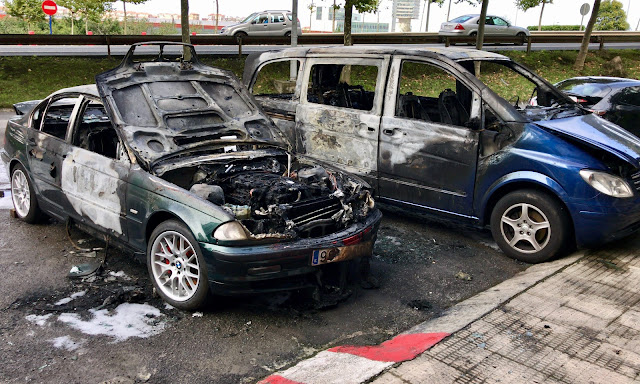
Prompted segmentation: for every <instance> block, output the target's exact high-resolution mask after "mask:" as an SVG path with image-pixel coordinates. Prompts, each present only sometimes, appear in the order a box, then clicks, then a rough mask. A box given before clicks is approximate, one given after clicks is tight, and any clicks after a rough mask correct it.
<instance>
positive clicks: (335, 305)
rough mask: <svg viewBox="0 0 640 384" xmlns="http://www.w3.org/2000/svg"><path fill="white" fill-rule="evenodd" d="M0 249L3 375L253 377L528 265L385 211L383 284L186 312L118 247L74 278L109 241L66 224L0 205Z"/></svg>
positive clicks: (401, 326)
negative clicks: (28, 217) (34, 221)
mask: <svg viewBox="0 0 640 384" xmlns="http://www.w3.org/2000/svg"><path fill="white" fill-rule="evenodd" d="M6 118H7V113H4V114H0V135H3V131H4V126H5V124H6V123H5V122H6ZM0 142H1V141H0ZM5 182H6V180H5ZM1 184H2V180H0V185H1ZM5 185H6V184H5ZM71 237H72V238H73V239H74V241H75V242H76V243H78V244H79V245H80V246H81V247H84V248H87V247H90V248H93V247H99V248H104V247H105V244H104V243H103V242H101V241H98V240H90V239H89V237H88V236H87V235H84V234H82V233H81V232H79V231H77V230H73V231H72V233H71ZM0 249H2V250H3V256H2V257H1V258H0V270H2V271H3V278H2V279H0V356H2V362H3V364H0V382H2V383H18V382H20V383H31V382H36V383H39V382H46V383H101V382H110V383H116V382H118V383H133V382H134V381H137V382H143V381H148V382H153V383H169V382H171V383H225V384H226V383H248V382H255V381H257V380H259V379H260V378H263V377H265V376H267V375H268V374H269V373H271V372H272V371H274V370H277V369H280V368H282V367H286V366H289V365H292V364H294V363H295V362H296V361H298V360H300V359H302V358H305V357H308V356H309V355H311V354H313V353H315V352H316V351H318V350H321V349H324V348H326V347H330V346H334V345H339V344H340V345H343V344H367V343H370V344H377V343H379V342H381V341H383V340H386V339H387V338H388V337H389V336H390V335H394V334H397V333H399V332H401V331H404V330H406V329H408V328H411V327H412V326H414V325H416V324H418V323H420V322H422V321H425V320H427V319H429V318H432V317H434V316H437V315H438V314H439V313H441V312H442V311H443V310H444V309H446V308H448V307H450V306H451V305H453V304H455V303H457V302H459V301H461V300H463V299H465V298H468V297H470V296H472V295H474V294H475V293H478V292H480V291H483V290H485V289H487V288H489V287H491V286H493V285H495V284H497V283H499V282H500V281H503V280H505V279H507V278H509V277H511V276H512V275H514V274H515V273H517V272H518V271H521V270H523V269H524V268H526V266H527V265H526V264H523V263H520V262H516V261H514V260H512V259H509V258H507V257H505V256H504V255H503V254H502V253H501V252H500V251H498V250H497V249H496V245H495V243H494V242H493V241H492V240H491V238H490V235H489V234H488V233H487V232H482V231H475V230H466V229H461V228H460V227H454V226H446V225H442V224H438V223H434V222H429V221H425V220H424V219H423V218H421V217H417V216H412V217H407V216H406V215H405V214H398V213H392V212H385V217H384V219H383V222H382V224H381V228H380V231H379V236H378V241H377V242H376V245H375V249H374V257H373V261H372V274H373V276H375V277H376V278H377V279H378V280H379V283H380V287H379V288H378V289H363V288H362V287H360V286H358V285H351V286H350V292H351V294H350V295H348V296H346V297H343V298H342V299H343V300H342V301H339V302H330V301H329V300H326V301H324V302H323V303H322V304H324V305H325V306H324V308H318V306H316V305H312V301H311V299H310V298H309V296H308V295H306V294H305V293H304V292H299V293H292V294H281V293H280V294H269V295H259V296H252V297H240V298H222V297H218V298H216V299H215V300H214V301H213V302H212V304H211V305H210V306H209V307H208V308H206V309H205V310H204V311H202V312H200V313H189V312H182V311H178V310H175V309H172V308H170V307H167V306H165V305H164V303H162V302H161V301H160V300H159V299H158V298H155V297H154V296H153V294H152V291H151V288H150V286H151V284H150V282H149V279H148V277H147V270H146V267H145V266H144V265H142V264H141V263H139V262H136V261H135V260H133V258H132V257H131V255H129V254H125V253H122V252H119V251H117V250H114V249H109V250H108V254H107V257H106V263H105V267H104V271H103V272H102V273H101V274H100V275H99V276H98V277H96V278H93V279H89V280H85V281H82V280H80V281H79V280H72V279H69V278H68V277H67V273H68V272H69V271H70V269H71V268H72V266H74V265H78V264H81V263H87V262H92V261H95V260H97V258H101V257H102V256H103V255H104V250H98V251H97V252H96V253H95V254H93V253H90V254H89V256H94V257H86V256H81V255H80V253H78V251H77V250H76V249H75V248H74V247H73V246H72V244H71V242H70V241H69V239H68V238H67V235H66V231H65V227H64V225H63V224H60V223H56V222H53V221H49V222H45V223H43V224H39V225H29V224H26V223H23V222H22V221H20V220H18V219H13V218H10V217H9V210H7V209H2V208H0Z"/></svg>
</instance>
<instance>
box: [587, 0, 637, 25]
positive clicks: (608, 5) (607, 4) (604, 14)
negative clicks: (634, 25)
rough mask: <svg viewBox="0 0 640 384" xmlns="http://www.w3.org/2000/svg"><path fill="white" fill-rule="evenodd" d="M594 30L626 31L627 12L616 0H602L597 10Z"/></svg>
mask: <svg viewBox="0 0 640 384" xmlns="http://www.w3.org/2000/svg"><path fill="white" fill-rule="evenodd" d="M594 29H595V30H598V31H626V30H627V29H629V23H628V22H627V14H626V13H625V11H624V9H623V6H622V3H621V2H619V1H618V0H603V1H602V3H601V4H600V11H598V18H597V19H596V25H595V26H594Z"/></svg>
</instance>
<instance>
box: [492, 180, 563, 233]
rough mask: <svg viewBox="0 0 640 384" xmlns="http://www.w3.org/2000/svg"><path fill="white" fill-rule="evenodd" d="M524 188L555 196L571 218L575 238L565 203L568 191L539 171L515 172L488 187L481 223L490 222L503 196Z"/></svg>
mask: <svg viewBox="0 0 640 384" xmlns="http://www.w3.org/2000/svg"><path fill="white" fill-rule="evenodd" d="M522 189H533V190H536V191H539V192H542V193H545V194H547V195H549V196H551V197H552V198H554V199H555V200H556V201H557V202H558V203H559V204H560V205H561V206H562V207H563V208H564V209H565V210H566V212H567V216H568V218H569V224H570V226H571V228H570V232H571V233H573V234H574V238H575V231H574V227H573V217H572V216H571V211H570V210H569V207H568V206H567V204H566V203H565V199H563V197H564V198H566V197H568V194H567V192H566V191H565V190H564V188H563V187H562V186H561V185H560V184H559V183H558V182H557V181H555V180H554V179H552V178H550V177H548V176H546V175H543V174H541V173H537V172H517V173H515V174H511V175H506V176H504V177H503V178H501V179H500V180H498V181H496V182H495V183H494V184H493V185H492V186H491V188H489V189H488V191H487V193H486V194H485V196H484V198H483V199H482V202H483V204H482V209H481V212H482V214H481V216H480V222H481V224H482V225H487V224H488V222H489V219H490V218H491V211H492V210H493V208H494V207H495V205H496V203H497V202H498V201H499V200H500V199H501V198H503V197H504V196H506V195H507V194H508V193H511V192H513V191H517V190H522Z"/></svg>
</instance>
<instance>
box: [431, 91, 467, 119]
mask: <svg viewBox="0 0 640 384" xmlns="http://www.w3.org/2000/svg"><path fill="white" fill-rule="evenodd" d="M438 112H439V113H440V122H441V123H444V124H451V125H460V126H461V125H464V124H465V123H466V122H467V121H469V112H467V110H466V109H465V108H464V106H463V105H462V103H461V102H460V100H458V98H457V97H456V93H455V92H453V91H452V90H450V89H448V88H447V89H445V90H444V91H442V92H441V93H440V96H438Z"/></svg>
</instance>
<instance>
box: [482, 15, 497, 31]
mask: <svg viewBox="0 0 640 384" xmlns="http://www.w3.org/2000/svg"><path fill="white" fill-rule="evenodd" d="M484 34H485V35H487V36H493V35H495V34H496V26H495V25H493V17H492V16H487V17H486V18H485V19H484Z"/></svg>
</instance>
